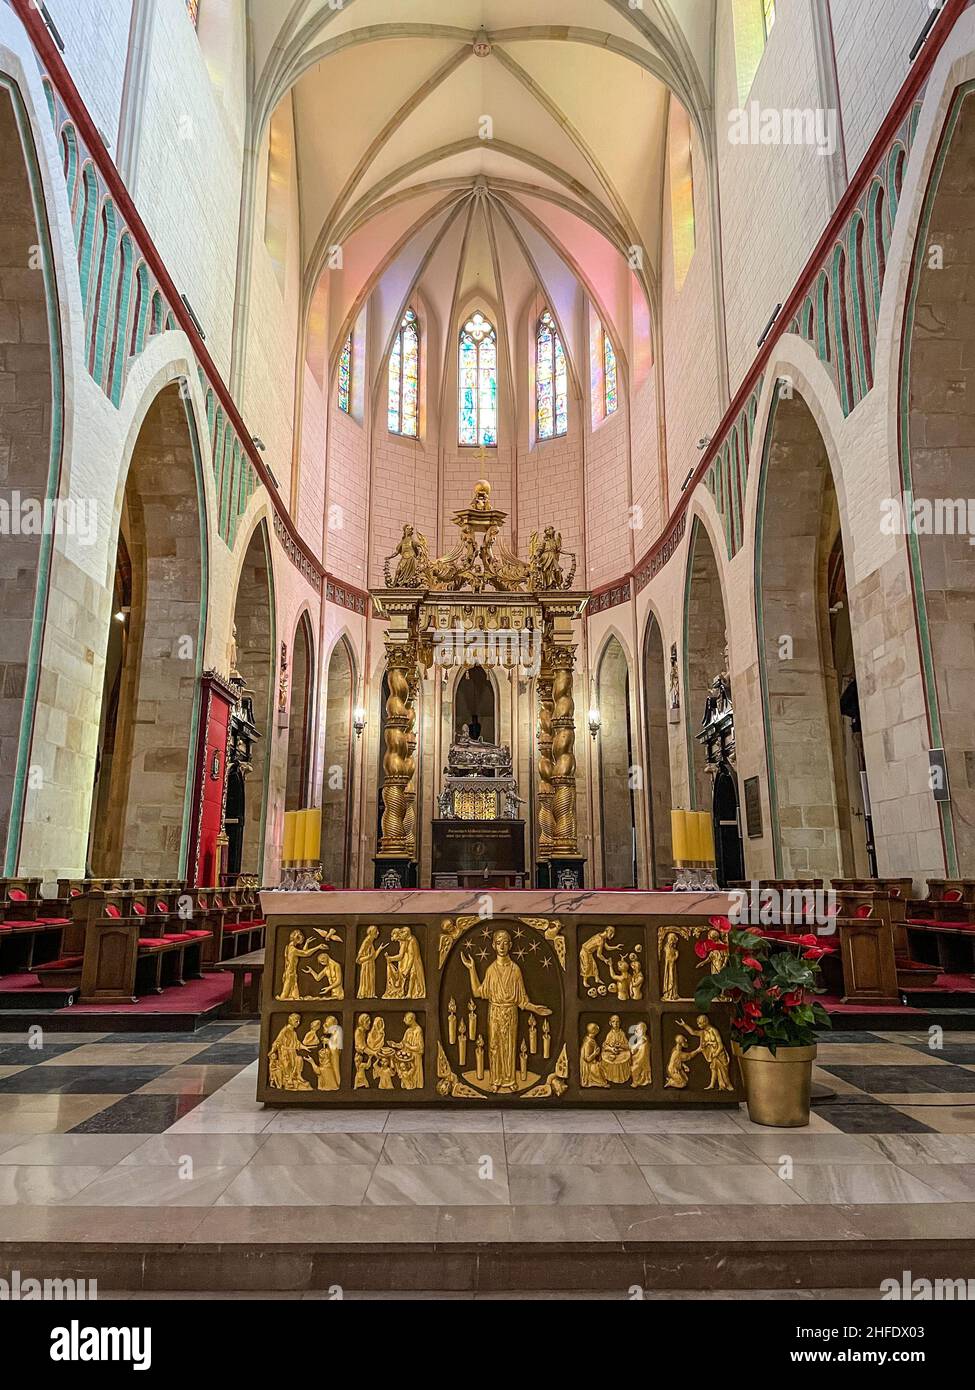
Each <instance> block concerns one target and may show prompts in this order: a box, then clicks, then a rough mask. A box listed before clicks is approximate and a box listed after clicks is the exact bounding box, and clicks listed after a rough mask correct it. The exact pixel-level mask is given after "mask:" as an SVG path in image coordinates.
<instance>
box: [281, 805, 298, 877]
mask: <svg viewBox="0 0 975 1390" xmlns="http://www.w3.org/2000/svg"><path fill="white" fill-rule="evenodd" d="M297 828H298V812H297V811H285V813H284V849H283V850H282V853H281V858H282V859H283V860H284V862H285V863H286V864H293V863H294V858H295V831H296V830H297Z"/></svg>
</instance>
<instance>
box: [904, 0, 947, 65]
mask: <svg viewBox="0 0 975 1390" xmlns="http://www.w3.org/2000/svg"><path fill="white" fill-rule="evenodd" d="M943 9H944V0H941V3H940V4H938V3H937V0H935V3H934V4H932V6H931V13H930V14H929V15H928V17H927V20H926V22H925V25H924V28H923V29H922V30H921V32H920V34H918V36H917V38H916V39H915V41H914V47H913V48H912V49H911V51H910V53H909V54H908V55H907V61H908V62H909V63H913V62H914V59H915V58H916V57H917V55H918V54H919V53H920V51H921V49H922V48H923V47H924V45H925V44H926V43H927V41H928V36H929V34H930V33H931V30H932V29H933V28H934V26H935V24H937V22H938V16H939V15H940V14H941V11H942V10H943Z"/></svg>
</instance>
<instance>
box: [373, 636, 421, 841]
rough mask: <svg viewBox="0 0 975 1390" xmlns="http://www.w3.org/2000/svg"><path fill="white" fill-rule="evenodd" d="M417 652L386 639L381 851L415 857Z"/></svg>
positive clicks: (406, 645) (405, 643)
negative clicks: (413, 790)
mask: <svg viewBox="0 0 975 1390" xmlns="http://www.w3.org/2000/svg"><path fill="white" fill-rule="evenodd" d="M415 664H416V663H415V654H414V651H413V648H412V646H411V644H410V643H408V642H396V641H393V642H387V644H386V678H387V680H388V682H389V698H388V699H387V701H386V735H385V750H384V754H383V792H382V796H383V813H382V820H381V822H380V826H381V834H380V837H379V853H380V855H384V856H385V855H394V856H397V857H402V858H406V859H412V858H414V855H415V849H416V834H415V831H416V811H415V806H414V804H413V802H414V801H415V796H414V797H412V798H411V795H410V793H409V790H408V789H409V786H410V783H411V782H412V781H413V774H414V773H415V771H416V759H415V758H414V755H413V754H414V748H415V740H414V739H413V721H414V718H415V710H414V706H413V691H414V685H413V681H414V675H415Z"/></svg>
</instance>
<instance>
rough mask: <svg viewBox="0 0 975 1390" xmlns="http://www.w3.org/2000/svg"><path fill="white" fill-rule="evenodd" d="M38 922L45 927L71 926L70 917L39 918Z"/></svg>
mask: <svg viewBox="0 0 975 1390" xmlns="http://www.w3.org/2000/svg"><path fill="white" fill-rule="evenodd" d="M37 921H38V922H40V923H41V925H42V926H45V927H68V926H70V925H71V918H70V917H38V918H37Z"/></svg>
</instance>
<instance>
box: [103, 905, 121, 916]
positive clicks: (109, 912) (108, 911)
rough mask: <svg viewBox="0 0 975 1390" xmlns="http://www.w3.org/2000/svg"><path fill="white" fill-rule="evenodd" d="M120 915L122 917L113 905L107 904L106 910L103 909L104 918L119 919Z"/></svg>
mask: <svg viewBox="0 0 975 1390" xmlns="http://www.w3.org/2000/svg"><path fill="white" fill-rule="evenodd" d="M121 915H122V914H121V912H120V911H119V909H118V908H117V907H116V905H115V903H109V904H108V905H107V906H106V908H105V916H106V917H121Z"/></svg>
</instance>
